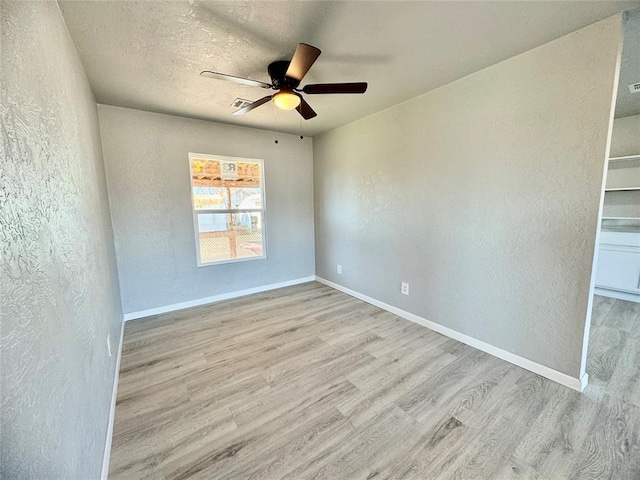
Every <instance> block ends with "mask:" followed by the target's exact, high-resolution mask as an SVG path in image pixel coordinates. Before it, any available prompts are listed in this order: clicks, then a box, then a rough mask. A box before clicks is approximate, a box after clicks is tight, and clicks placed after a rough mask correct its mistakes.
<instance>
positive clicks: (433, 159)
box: [314, 16, 621, 378]
mask: <svg viewBox="0 0 640 480" xmlns="http://www.w3.org/2000/svg"><path fill="white" fill-rule="evenodd" d="M620 40H621V18H620V16H616V17H612V18H611V19H608V20H605V21H603V22H600V23H597V24H594V25H592V26H589V27H587V28H585V29H582V30H579V31H577V32H574V33H572V34H570V35H567V36H565V37H562V38H560V39H558V40H556V41H553V42H551V43H548V44H546V45H543V46H541V47H539V48H536V49H534V50H531V51H529V52H526V53H524V54H522V55H519V56H517V57H514V58H511V59H509V60H506V61H504V62H502V63H500V64H497V65H495V66H492V67H490V68H487V69H485V70H482V71H480V72H478V73H475V74H473V75H470V76H468V77H466V78H463V79H461V80H459V81H456V82H454V83H451V84H449V85H447V86H444V87H442V88H440V89H438V90H435V91H433V92H430V93H427V94H425V95H422V96H420V97H418V98H416V99H414V100H411V101H409V102H406V103H403V104H400V105H398V106H395V107H392V108H390V109H388V110H386V111H383V112H380V113H378V114H375V115H372V116H371V117H368V118H365V119H363V120H360V121H358V122H355V123H352V124H349V125H347V126H344V127H341V128H338V129H336V130H333V131H330V132H327V133H325V134H323V135H321V136H319V137H316V138H314V179H315V182H314V184H315V213H316V215H315V221H316V271H317V274H318V275H319V276H321V277H324V278H326V279H328V280H330V281H333V282H336V283H338V284H341V285H343V286H345V287H347V288H350V289H353V290H355V291H358V292H360V293H363V294H365V295H368V296H370V297H373V298H375V299H377V300H380V301H383V302H386V303H388V304H391V305H393V306H396V307H398V308H402V309H404V310H407V311H409V312H411V313H413V314H416V315H419V316H421V317H423V318H426V319H428V320H431V321H433V322H437V323H440V324H442V325H444V326H446V327H449V328H451V329H454V330H457V331H459V332H461V333H464V334H466V335H468V336H471V337H474V338H476V339H478V340H481V341H483V342H486V343H489V344H491V345H494V346H496V347H498V348H501V349H503V350H506V351H509V352H512V353H514V354H516V355H520V356H522V357H525V358H527V359H529V360H532V361H534V362H537V363H539V364H542V365H545V366H548V367H550V368H552V369H555V370H558V371H560V372H563V373H565V374H567V375H570V376H572V377H574V378H578V377H579V375H580V370H581V352H582V341H583V336H584V335H583V334H584V327H585V318H586V316H587V311H588V300H589V289H590V279H591V270H592V263H593V258H594V246H595V238H596V229H597V224H598V209H599V203H600V196H601V188H602V181H603V172H604V165H605V158H606V153H607V152H606V151H605V150H606V145H607V134H608V126H609V122H610V112H611V103H612V95H613V92H614V83H615V71H616V62H617V58H618V55H619V46H620ZM585 78H588V79H589V82H587V83H585V82H584V79H585ZM576 85H580V88H576ZM336 264H341V265H342V269H343V274H342V275H337V274H336ZM401 281H405V282H409V284H410V293H411V295H410V296H408V297H407V296H403V295H401V294H400V282H401Z"/></svg>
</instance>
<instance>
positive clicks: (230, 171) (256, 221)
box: [189, 153, 266, 267]
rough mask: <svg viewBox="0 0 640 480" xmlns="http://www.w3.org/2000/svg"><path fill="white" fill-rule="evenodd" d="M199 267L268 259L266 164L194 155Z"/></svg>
mask: <svg viewBox="0 0 640 480" xmlns="http://www.w3.org/2000/svg"><path fill="white" fill-rule="evenodd" d="M189 168H190V173H191V202H192V208H193V225H194V230H195V237H196V252H197V257H198V266H199V267H202V266H205V265H216V264H219V263H229V262H239V261H243V260H251V259H256V258H266V248H265V247H266V246H265V241H264V230H265V225H264V223H265V208H264V180H263V179H264V174H263V162H262V160H255V159H248V158H235V157H220V156H214V155H204V154H199V153H189Z"/></svg>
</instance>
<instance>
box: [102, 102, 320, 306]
mask: <svg viewBox="0 0 640 480" xmlns="http://www.w3.org/2000/svg"><path fill="white" fill-rule="evenodd" d="M98 111H99V116H100V128H101V132H102V144H103V150H104V158H105V168H106V172H107V180H108V185H109V198H110V203H111V212H112V216H113V224H114V231H115V244H116V252H117V258H118V271H119V274H120V285H121V289H122V304H123V309H124V311H125V312H126V313H130V312H137V311H141V310H146V309H151V308H156V307H162V306H165V305H171V304H174V303H180V302H186V301H190V300H197V299H200V298H205V297H209V296H214V295H220V294H224V293H229V292H234V291H238V290H243V289H248V288H254V287H259V286H263V285H268V284H272V283H279V282H284V281H287V280H293V279H297V278H301V277H306V276H310V275H313V274H314V237H313V164H312V155H313V151H312V140H311V139H310V138H305V139H304V140H301V139H300V138H299V137H297V136H294V135H279V143H278V144H277V145H276V144H275V143H274V134H273V133H270V132H267V131H263V130H255V129H250V128H242V127H235V126H229V125H221V124H216V123H211V122H205V121H200V120H190V119H186V118H181V117H173V116H169V115H160V114H154V113H147V112H142V111H138V110H130V109H126V108H119V107H108V106H102V105H100V106H99V108H98ZM189 152H194V153H209V154H214V155H225V156H235V157H249V158H262V159H264V169H265V182H266V207H267V212H266V220H267V222H266V223H267V255H268V258H267V259H264V260H251V261H246V262H238V263H230V264H224V265H215V266H207V267H200V268H198V267H197V266H196V251H195V238H194V231H193V219H192V213H191V192H190V188H191V186H190V180H189V163H188V156H187V155H188V153H189Z"/></svg>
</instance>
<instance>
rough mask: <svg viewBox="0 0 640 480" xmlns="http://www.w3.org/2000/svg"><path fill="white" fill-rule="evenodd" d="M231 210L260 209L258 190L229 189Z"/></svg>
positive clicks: (260, 202) (260, 199)
mask: <svg viewBox="0 0 640 480" xmlns="http://www.w3.org/2000/svg"><path fill="white" fill-rule="evenodd" d="M230 190H231V208H242V209H245V208H256V209H258V210H259V209H261V208H262V195H260V189H259V188H231V189H230Z"/></svg>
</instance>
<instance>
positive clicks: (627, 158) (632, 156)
mask: <svg viewBox="0 0 640 480" xmlns="http://www.w3.org/2000/svg"><path fill="white" fill-rule="evenodd" d="M623 160H640V155H627V156H625V157H609V161H610V162H618V161H623Z"/></svg>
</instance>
